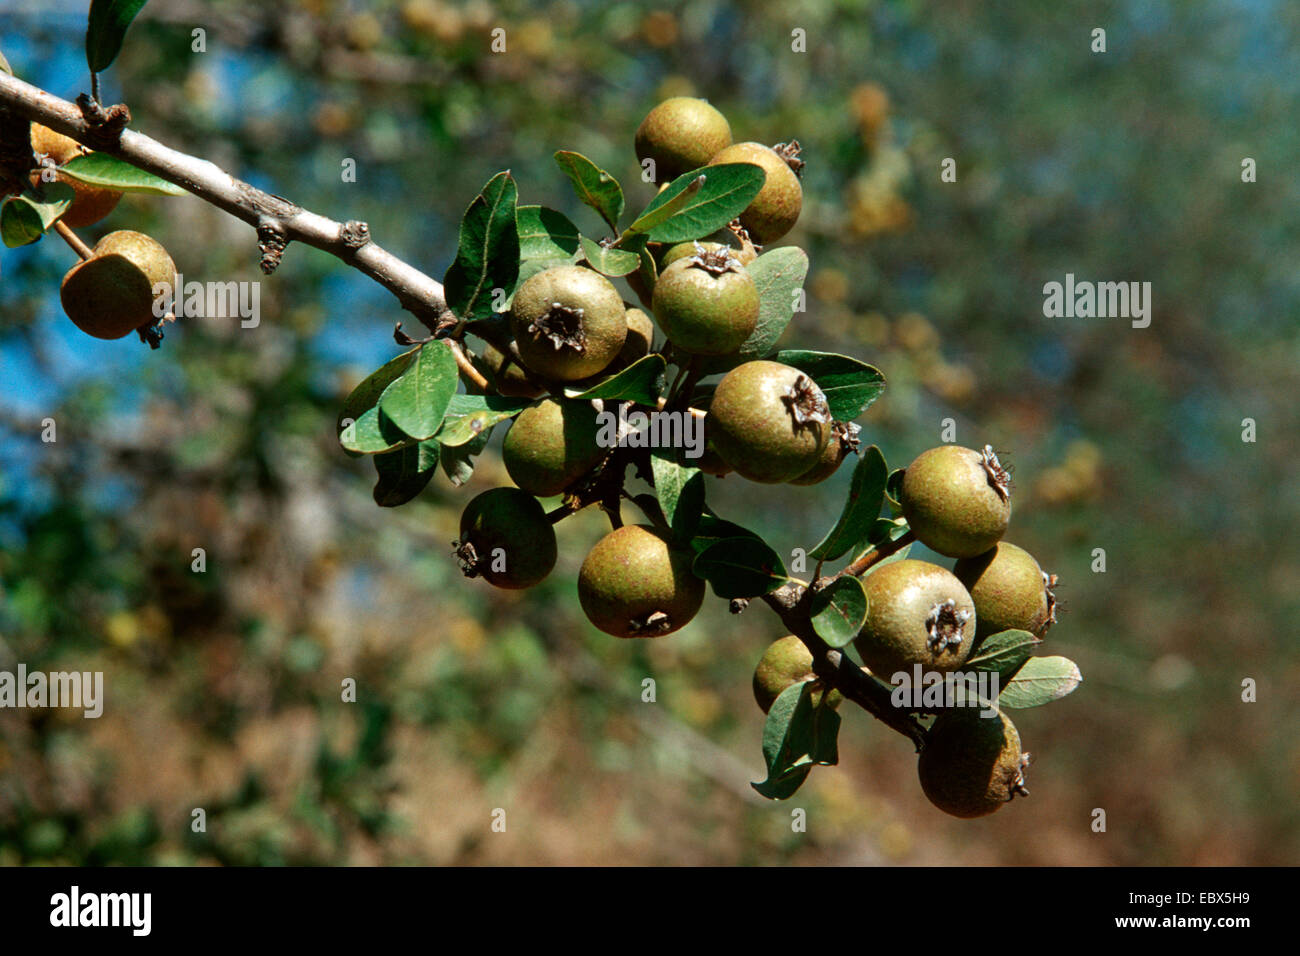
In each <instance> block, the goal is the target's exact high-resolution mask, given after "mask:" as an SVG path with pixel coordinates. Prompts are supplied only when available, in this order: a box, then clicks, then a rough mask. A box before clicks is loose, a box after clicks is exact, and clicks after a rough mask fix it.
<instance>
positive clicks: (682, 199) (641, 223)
mask: <svg viewBox="0 0 1300 956" xmlns="http://www.w3.org/2000/svg"><path fill="white" fill-rule="evenodd" d="M703 186H704V176H703V175H702V174H701V175H699V176H696V177H695V179H694V181H692V182H689V183H687V184H686V188H685V189H683V190H681V191H680V192H678V193H677V195H675V196H673V197H672V198H671V199H669V200H668V201H667V202H665V203H661V204H660V205H658V206H656V205H655V204H654V203H653V202H652V203H651V204H650V205H649V206H648V207H646V211H645V212H643V213H641V215H640V216H638V217H637V219H636V221H635V222H634V223H632V225H630V226H628V227H627V235H629V236H635V235H640V234H641V233H645V232H649V231H650V230H651V229H653V228H654V227H655V226H657V225H659V224H660V223H661V222H667V221H668V220H669V219H671V218H672V217H673V216H675V215H677V213H679V212H681V210H682V209H683V208H684V207H685V206H686V204H687V203H688V202H690V201H691V197H693V196H694V195H695V194H696V193H698V192H699V191H700V189H701V188H703ZM670 188H671V187H670ZM667 191H668V190H665V192H667Z"/></svg>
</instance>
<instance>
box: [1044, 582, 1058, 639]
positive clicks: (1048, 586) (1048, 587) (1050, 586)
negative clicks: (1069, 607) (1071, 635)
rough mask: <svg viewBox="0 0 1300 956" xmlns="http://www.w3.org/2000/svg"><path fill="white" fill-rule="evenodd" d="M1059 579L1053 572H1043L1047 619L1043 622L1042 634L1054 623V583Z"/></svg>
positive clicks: (1055, 600)
mask: <svg viewBox="0 0 1300 956" xmlns="http://www.w3.org/2000/svg"><path fill="white" fill-rule="evenodd" d="M1060 580H1061V579H1060V577H1058V576H1057V575H1055V574H1048V573H1047V572H1046V571H1044V572H1043V590H1044V591H1046V592H1047V620H1046V621H1044V622H1043V633H1044V634H1045V633H1046V632H1047V629H1048V628H1049V627H1051V626H1052V625H1053V624H1055V623H1056V605H1057V599H1056V585H1057V583H1058V582H1059V581H1060ZM1039 636H1040V637H1041V636H1042V635H1041V634H1040V635H1039Z"/></svg>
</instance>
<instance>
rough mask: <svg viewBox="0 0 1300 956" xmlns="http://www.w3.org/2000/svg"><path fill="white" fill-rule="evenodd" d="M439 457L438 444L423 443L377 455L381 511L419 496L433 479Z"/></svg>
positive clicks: (376, 496)
mask: <svg viewBox="0 0 1300 956" xmlns="http://www.w3.org/2000/svg"><path fill="white" fill-rule="evenodd" d="M438 454H439V453H438V443H437V442H433V441H423V442H420V443H419V444H417V445H405V446H403V447H402V448H399V449H398V450H397V451H390V452H387V453H385V454H382V455H376V456H375V457H374V462H375V471H376V472H378V474H379V480H378V481H377V482H375V491H374V498H375V504H377V505H379V507H381V508H396V507H397V506H398V505H404V504H406V503H407V502H408V501H410V500H411V499H412V498H414V497H415V496H416V495H418V494H419V493H420V492H421V491H423V490H424V487H425V485H427V484H428V483H429V480H430V479H431V478H433V473H434V471H435V470H436V469H437V467H438Z"/></svg>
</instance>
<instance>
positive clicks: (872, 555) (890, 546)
mask: <svg viewBox="0 0 1300 956" xmlns="http://www.w3.org/2000/svg"><path fill="white" fill-rule="evenodd" d="M915 540H916V535H915V534H913V533H912V532H911V531H910V530H909V531H908V532H907V534H905V535H903V536H902V537H900V538H898V539H897V540H895V541H884V542H881V543H880V544H878V545H876V546H875V547H874V548H872V549H871V550H870V551H868V552H867V553H866V554H864V555H863V556H862V557H860V558H858V560H856V561H854V562H853V563H852V564H850V565H849V566H848V567H846V568H845V569H844V570H843V571H841V572H840V573H839V574H837V575H835V577H837V578H838V577H841V576H842V575H845V574H851V575H853V576H854V577H855V578H860V577H862V575H864V574H866V573H867V571H869V570H870V569H871V568H872V567H874V566H875V565H877V564H879V563H880V562H881V561H883V560H885V558H887V557H889V556H890V555H891V554H897V553H898V552H899V551H901V550H903V548H905V547H907V546H908V545H909V544H911V543H912V542H913V541H915ZM819 567H820V565H819Z"/></svg>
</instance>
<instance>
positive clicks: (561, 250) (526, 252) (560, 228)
mask: <svg viewBox="0 0 1300 956" xmlns="http://www.w3.org/2000/svg"><path fill="white" fill-rule="evenodd" d="M515 223H516V225H517V227H518V229H519V257H520V258H521V259H557V260H562V259H572V258H574V257H575V256H576V255H577V253H578V242H579V240H580V239H581V238H582V237H581V236H580V235H579V234H578V227H577V226H575V225H574V224H573V223H572V222H570V221H569V218H568V217H567V216H565V215H564V213H562V212H556V211H555V210H554V209H547V208H546V207H545V206H520V207H518V208H517V209H516V210H515Z"/></svg>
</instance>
